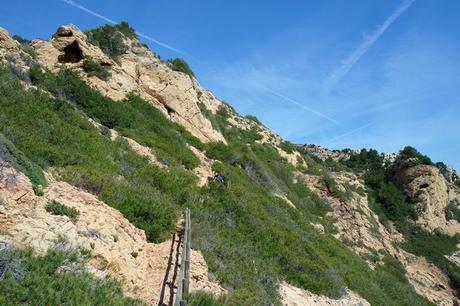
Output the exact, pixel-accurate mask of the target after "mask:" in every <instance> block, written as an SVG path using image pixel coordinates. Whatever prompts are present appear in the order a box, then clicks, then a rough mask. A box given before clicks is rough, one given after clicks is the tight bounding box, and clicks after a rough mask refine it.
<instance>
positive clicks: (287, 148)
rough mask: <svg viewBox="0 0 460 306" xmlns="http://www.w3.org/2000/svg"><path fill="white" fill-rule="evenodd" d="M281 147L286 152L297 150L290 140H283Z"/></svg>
mask: <svg viewBox="0 0 460 306" xmlns="http://www.w3.org/2000/svg"><path fill="white" fill-rule="evenodd" d="M280 148H281V149H283V150H284V151H286V153H292V152H294V150H295V146H294V145H293V144H292V143H290V142H289V141H282V142H281V143H280Z"/></svg>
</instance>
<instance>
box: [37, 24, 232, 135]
mask: <svg viewBox="0 0 460 306" xmlns="http://www.w3.org/2000/svg"><path fill="white" fill-rule="evenodd" d="M124 42H125V44H126V45H127V47H128V48H127V51H126V52H125V54H123V55H121V56H120V58H119V60H118V61H114V60H113V59H111V58H109V57H108V56H107V55H105V54H104V53H103V52H102V51H101V49H99V48H98V47H96V46H94V45H92V44H91V43H90V42H89V41H88V38H87V36H86V35H85V33H83V32H82V31H80V30H79V29H78V28H77V27H76V26H74V25H66V26H61V27H60V28H59V29H58V30H57V32H56V33H55V34H54V35H53V37H52V38H51V39H50V40H48V41H44V40H34V41H33V42H32V47H33V49H34V50H35V52H36V54H37V59H38V61H39V62H40V63H41V64H42V65H44V66H45V67H46V68H48V69H50V70H51V71H58V70H59V69H61V68H62V67H70V68H74V69H77V70H78V71H79V72H80V73H81V75H82V77H83V78H84V79H85V80H86V81H87V82H88V83H89V84H91V85H92V86H94V87H95V88H97V89H98V90H99V91H100V92H101V93H102V94H104V95H106V96H108V97H110V98H112V99H114V100H123V99H124V98H125V97H126V95H127V94H128V93H130V92H134V93H137V94H139V95H140V96H141V97H143V98H144V99H146V100H147V101H150V102H151V103H152V104H153V105H154V106H156V107H158V108H159V109H160V110H162V111H163V112H164V113H165V114H166V115H167V116H168V117H169V118H170V119H171V120H173V121H175V122H178V123H179V124H181V125H183V126H184V127H185V128H186V129H187V130H189V131H190V132H191V133H192V134H193V135H194V136H196V137H198V138H199V139H200V140H202V141H203V142H208V141H223V142H225V139H224V137H223V136H222V134H221V133H220V132H218V131H216V130H214V129H213V128H212V126H211V123H210V122H209V120H208V119H207V118H206V117H205V116H204V115H203V114H202V113H201V111H200V109H199V107H198V103H199V102H201V103H203V104H204V105H206V106H207V107H208V108H209V109H211V110H213V109H214V110H215V109H217V107H218V105H220V103H221V102H220V101H219V100H217V99H216V98H215V97H214V95H212V94H211V93H210V92H208V91H207V90H205V89H204V88H202V87H201V86H200V84H199V83H198V81H197V80H196V79H195V78H193V77H191V76H189V75H186V74H184V73H181V72H176V71H173V70H172V69H171V68H170V67H169V66H168V65H167V64H166V63H165V62H163V61H161V60H160V59H159V58H158V57H157V56H155V55H154V54H153V53H152V52H151V51H150V50H149V49H148V48H147V47H145V45H143V44H141V43H140V42H139V41H138V40H137V39H135V38H133V39H130V38H124ZM85 59H91V60H93V61H95V62H97V63H99V64H101V65H103V66H105V67H107V68H109V69H110V71H111V75H112V76H111V77H110V78H109V79H108V80H107V81H106V80H101V79H99V78H97V77H95V76H93V77H88V76H87V75H86V74H85V73H84V70H83V69H82V68H81V67H82V65H83V62H84V60H85Z"/></svg>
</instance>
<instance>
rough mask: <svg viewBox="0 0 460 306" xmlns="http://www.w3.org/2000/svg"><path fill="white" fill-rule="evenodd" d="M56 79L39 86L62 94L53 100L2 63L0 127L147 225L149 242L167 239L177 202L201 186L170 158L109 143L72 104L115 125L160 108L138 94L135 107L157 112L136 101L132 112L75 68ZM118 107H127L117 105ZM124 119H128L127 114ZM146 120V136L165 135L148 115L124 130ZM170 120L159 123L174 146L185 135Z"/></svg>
mask: <svg viewBox="0 0 460 306" xmlns="http://www.w3.org/2000/svg"><path fill="white" fill-rule="evenodd" d="M35 73H36V72H33V71H32V74H33V75H34V77H33V78H32V79H35V80H36V79H37V75H36V74H35ZM51 77H52V76H51V75H50V74H47V76H46V79H45V80H42V81H43V84H42V83H37V84H39V85H40V86H43V87H42V88H49V89H50V90H51V92H52V93H53V94H55V95H56V96H57V97H61V99H53V98H50V97H49V96H48V95H46V94H43V93H42V92H41V91H39V90H36V91H29V92H26V91H24V90H23V89H22V87H21V85H20V83H19V82H18V81H17V80H16V79H14V77H13V75H12V74H11V73H10V72H9V71H8V70H6V69H4V68H2V69H0V91H1V92H2V95H1V96H0V108H1V109H2V111H1V113H0V122H2V124H1V125H0V132H1V133H3V134H4V135H5V137H7V138H8V139H9V140H11V141H12V142H13V143H14V145H15V147H17V148H18V149H19V150H21V151H22V152H24V154H25V155H26V156H27V158H28V160H30V161H32V162H33V163H35V164H37V165H39V166H40V167H41V168H42V169H48V168H49V167H53V169H54V172H55V174H56V175H57V176H59V177H60V178H61V179H64V180H66V181H68V182H70V183H71V184H73V185H75V186H77V187H81V188H84V189H86V190H87V191H89V192H92V193H94V194H96V195H98V197H99V198H100V199H101V200H103V201H105V202H106V203H108V204H109V205H111V206H113V207H114V208H116V209H118V210H120V211H121V212H122V213H123V214H124V215H125V216H126V217H127V218H128V220H130V221H131V222H132V223H134V224H135V225H136V226H138V227H139V228H142V229H144V230H145V232H146V234H147V237H148V238H149V239H150V240H151V241H158V240H163V239H166V238H167V237H168V236H169V234H170V233H171V232H172V231H174V229H175V222H176V216H177V215H176V207H180V206H181V205H184V204H185V203H187V202H188V201H189V196H188V195H189V194H190V192H191V191H192V190H193V188H195V187H194V182H195V180H196V178H195V177H194V176H193V175H191V174H190V173H188V172H186V171H185V170H184V169H183V168H182V167H181V166H180V164H177V165H175V164H174V163H172V164H171V165H170V167H169V168H168V169H167V170H162V169H159V168H158V167H156V166H153V165H151V164H150V163H149V162H148V161H147V159H145V158H142V157H140V156H139V155H137V154H136V153H135V152H133V151H132V150H131V149H130V148H129V147H128V146H127V145H126V144H125V143H124V142H123V141H111V140H110V139H109V138H107V137H106V136H104V135H101V134H100V133H99V131H98V130H97V129H96V128H95V127H94V126H93V125H92V124H90V123H89V121H88V117H86V115H85V113H83V112H82V111H81V110H79V109H76V108H75V107H74V106H73V105H75V104H78V105H81V107H82V109H83V110H86V111H87V113H88V114H91V115H92V117H96V118H100V120H101V121H102V122H104V123H110V122H113V123H114V125H115V126H116V125H117V123H118V122H121V121H122V120H126V117H124V116H125V115H126V116H130V115H132V114H133V113H135V114H136V113H139V114H146V115H149V114H154V115H155V114H156V113H155V110H154V108H153V107H150V106H148V104H146V103H145V102H143V101H141V100H139V99H137V98H136V101H137V103H138V105H137V106H136V107H139V108H141V107H144V108H146V109H147V107H148V109H151V113H148V112H147V111H145V112H144V111H143V110H142V108H141V109H138V108H136V107H133V109H136V112H135V111H134V110H133V111H131V112H129V110H130V109H129V108H128V107H130V106H129V103H125V104H123V103H116V102H114V101H111V100H109V99H104V98H102V96H100V95H96V94H95V92H93V91H91V88H90V87H89V86H87V85H86V84H85V83H83V82H81V81H79V80H78V79H77V78H76V77H75V75H74V74H73V73H71V72H69V71H63V72H62V73H61V74H60V75H59V77H57V78H55V79H52V78H51ZM59 82H62V83H59ZM60 85H62V86H60ZM62 99H66V100H62ZM80 99H81V100H80ZM69 102H71V103H74V104H73V105H72V104H71V103H69ZM80 103H81V104H80ZM118 105H119V106H120V107H126V109H120V108H117V106H118ZM111 107H113V109H112V108H111ZM124 111H126V112H125V113H123V112H124ZM134 116H135V115H134ZM160 116H161V114H156V117H158V118H160ZM134 118H136V117H134ZM151 120H152V121H153V120H155V117H153V119H151ZM163 121H165V122H166V121H167V119H166V118H164V119H163ZM125 122H127V124H129V121H128V120H127V121H125ZM141 123H146V126H145V127H144V130H142V131H139V132H138V135H139V137H146V138H147V136H143V135H144V134H143V133H142V132H144V133H146V134H147V135H154V136H155V137H156V138H157V139H160V140H161V139H163V138H162V137H167V136H161V129H160V130H159V132H157V131H156V130H152V127H149V126H148V120H145V121H143V120H142V119H141V122H140V123H136V122H135V121H133V122H132V124H133V126H130V129H127V132H126V133H127V134H129V133H133V134H134V133H136V134H137V130H136V124H138V125H139V126H140V125H141ZM157 124H159V123H157ZM170 126H171V125H169V126H168V125H167V126H162V127H161V128H163V129H166V131H167V132H168V133H170V135H172V136H171V138H169V145H170V146H171V147H173V148H175V146H174V144H175V142H174V139H182V138H181V136H180V134H179V132H177V131H176V130H174V129H172V130H169V129H167V127H170ZM112 127H113V126H112ZM174 135H178V136H174ZM152 137H153V136H152ZM173 137H176V138H173ZM166 139H168V138H166ZM165 141H166V140H165ZM182 141H183V142H184V143H185V140H182ZM176 147H177V148H178V149H177V151H178V152H173V153H171V155H172V154H180V153H181V152H187V151H186V150H187V149H186V148H184V147H180V146H179V144H176ZM180 148H182V151H180V150H179V149H180ZM190 154H191V153H190ZM173 156H179V155H173ZM170 158H171V157H170ZM185 160H188V159H185ZM120 178H121V179H120Z"/></svg>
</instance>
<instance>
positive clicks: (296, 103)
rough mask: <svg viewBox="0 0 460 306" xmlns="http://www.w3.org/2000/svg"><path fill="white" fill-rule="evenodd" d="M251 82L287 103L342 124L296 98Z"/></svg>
mask: <svg viewBox="0 0 460 306" xmlns="http://www.w3.org/2000/svg"><path fill="white" fill-rule="evenodd" d="M253 84H254V85H255V86H257V87H259V88H261V89H263V90H265V91H267V92H269V93H271V94H272V95H274V96H277V97H279V98H281V99H283V100H285V101H287V102H289V103H291V104H294V105H297V106H298V107H300V108H303V109H304V110H306V111H308V112H310V113H313V114H315V115H318V116H320V117H322V118H324V119H326V120H328V121H330V122H333V123H335V124H337V125H342V124H341V123H340V122H339V121H337V120H335V119H333V118H331V117H329V116H328V115H326V114H323V113H321V112H319V111H317V110H314V109H313V108H310V107H308V106H305V105H303V104H302V103H300V102H297V101H296V100H294V99H291V98H289V97H288V96H285V95H283V94H282V93H279V92H277V91H274V90H272V89H270V88H267V87H265V86H263V85H260V84H256V83H253Z"/></svg>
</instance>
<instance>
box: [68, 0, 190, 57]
mask: <svg viewBox="0 0 460 306" xmlns="http://www.w3.org/2000/svg"><path fill="white" fill-rule="evenodd" d="M62 1H63V2H64V3H67V4H69V5H71V6H73V7H75V8H78V9H80V10H82V11H84V12H86V13H88V14H90V15H93V16H94V17H97V18H99V19H102V20H104V21H106V22H108V23H110V24H117V23H118V22H116V21H115V20H113V19H110V18H108V17H106V16H104V15H101V14H99V13H96V12H95V11H92V10H90V9H88V8H86V7H84V6H82V5H80V4H78V3H76V2H75V1H73V0H62ZM136 34H137V35H138V36H140V37H142V38H144V39H146V40H149V41H151V42H153V43H155V44H157V45H159V46H161V47H163V48H166V49H169V50H171V51H174V52H176V53H179V54H182V55H187V56H189V57H192V58H194V57H193V56H191V55H190V54H188V53H187V52H184V51H182V50H179V49H177V48H174V47H172V46H170V45H168V44H165V43H163V42H161V41H159V40H157V39H155V38H153V37H151V36H148V35H146V34H143V33H140V32H136ZM195 59H196V58H195Z"/></svg>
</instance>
